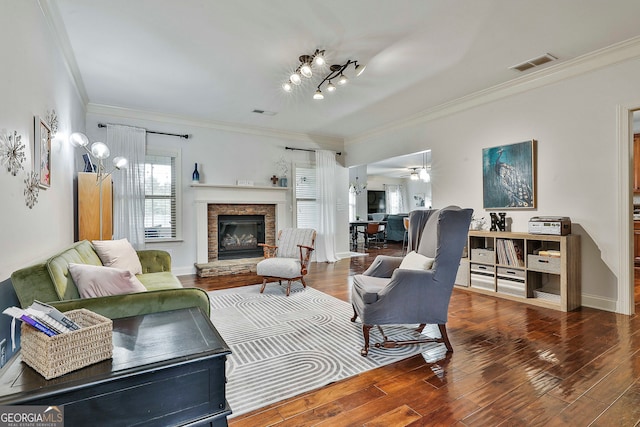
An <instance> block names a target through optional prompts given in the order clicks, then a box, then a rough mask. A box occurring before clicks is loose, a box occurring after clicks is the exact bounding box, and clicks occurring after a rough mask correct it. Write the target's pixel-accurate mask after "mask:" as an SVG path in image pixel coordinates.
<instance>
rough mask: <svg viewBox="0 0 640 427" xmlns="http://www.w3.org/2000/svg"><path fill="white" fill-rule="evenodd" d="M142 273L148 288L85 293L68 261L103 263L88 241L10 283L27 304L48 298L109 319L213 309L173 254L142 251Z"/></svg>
mask: <svg viewBox="0 0 640 427" xmlns="http://www.w3.org/2000/svg"><path fill="white" fill-rule="evenodd" d="M137 253H138V258H139V259H140V263H141V264H142V274H138V275H137V276H136V277H137V278H138V279H139V280H140V282H142V284H143V285H144V287H145V288H147V292H135V293H130V294H123V295H112V296H106V297H97V298H80V294H79V293H78V289H77V288H76V285H75V284H74V282H73V280H72V278H71V275H70V274H69V269H68V266H69V263H76V264H92V265H98V266H100V265H102V262H101V261H100V258H99V257H98V254H97V253H96V251H95V249H94V248H93V245H92V244H91V243H90V242H89V241H87V240H83V241H80V242H77V243H74V244H73V245H71V246H70V247H68V248H66V249H64V250H63V251H61V252H59V253H57V254H55V255H54V256H52V257H51V258H49V259H48V260H47V261H45V262H42V263H39V264H36V265H32V266H30V267H26V268H23V269H20V270H17V271H15V272H14V273H13V274H12V275H11V282H12V284H13V288H14V289H15V291H16V294H17V296H18V300H19V301H20V305H21V306H22V307H28V306H29V305H31V303H33V300H36V299H37V300H38V301H41V302H46V303H49V304H51V305H52V306H54V307H56V308H58V309H59V310H60V311H68V310H73V309H77V308H86V309H88V310H91V311H93V312H95V313H98V314H101V315H103V316H105V317H108V318H110V319H118V318H121V317H128V316H135V315H139V314H148V313H156V312H161V311H170V310H176V309H179V308H188V307H199V308H201V309H202V311H203V312H204V313H206V314H207V315H208V314H209V312H210V305H209V297H208V295H207V293H206V292H205V291H204V290H202V289H198V288H184V287H182V284H181V283H180V281H179V280H178V278H177V277H176V276H175V275H173V273H171V256H170V255H169V253H167V252H165V251H160V250H142V251H137Z"/></svg>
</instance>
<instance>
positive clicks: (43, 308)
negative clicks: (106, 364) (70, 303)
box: [3, 301, 80, 337]
mask: <svg viewBox="0 0 640 427" xmlns="http://www.w3.org/2000/svg"><path fill="white" fill-rule="evenodd" d="M3 313H4V314H6V315H8V316H11V317H13V318H14V319H18V320H21V321H22V322H24V323H26V324H28V325H30V326H32V327H33V328H35V329H37V330H39V331H40V332H42V333H44V334H46V335H47V336H50V337H52V336H54V335H59V334H64V333H67V332H71V331H75V330H78V329H80V326H79V325H78V324H77V323H76V322H74V321H73V320H71V319H70V318H69V317H67V316H66V315H65V314H64V313H62V312H60V311H59V310H58V309H56V308H54V307H52V306H50V305H49V304H45V303H43V302H40V301H34V302H33V304H31V305H30V306H29V307H27V308H26V309H22V308H19V307H9V308H7V309H5V310H4V311H3Z"/></svg>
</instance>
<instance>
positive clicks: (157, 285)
mask: <svg viewBox="0 0 640 427" xmlns="http://www.w3.org/2000/svg"><path fill="white" fill-rule="evenodd" d="M136 277H137V278H138V280H140V282H141V283H142V284H143V285H144V287H145V288H146V289H147V290H148V291H155V290H158V289H180V288H182V283H180V281H179V280H178V278H177V277H176V276H174V275H173V273H171V272H170V271H164V272H158V273H145V274H139V275H137V276H136Z"/></svg>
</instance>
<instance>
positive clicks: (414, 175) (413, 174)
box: [410, 170, 419, 181]
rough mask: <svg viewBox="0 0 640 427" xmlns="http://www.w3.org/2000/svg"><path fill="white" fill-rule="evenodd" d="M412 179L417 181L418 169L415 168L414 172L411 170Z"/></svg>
mask: <svg viewBox="0 0 640 427" xmlns="http://www.w3.org/2000/svg"><path fill="white" fill-rule="evenodd" d="M410 178H411V181H417V180H418V178H419V177H418V174H417V173H416V171H415V170H414V171H413V172H411V176H410Z"/></svg>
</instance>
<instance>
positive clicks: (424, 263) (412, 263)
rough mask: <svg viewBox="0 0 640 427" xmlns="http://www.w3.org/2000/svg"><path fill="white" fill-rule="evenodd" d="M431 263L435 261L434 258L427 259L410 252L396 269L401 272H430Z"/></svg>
mask: <svg viewBox="0 0 640 427" xmlns="http://www.w3.org/2000/svg"><path fill="white" fill-rule="evenodd" d="M433 261H435V258H429V257H428V256H424V255H421V254H419V253H417V252H416V251H411V252H409V253H408V254H407V255H406V256H405V257H404V259H403V260H402V262H401V263H400V267H398V268H401V269H403V270H431V267H432V266H433Z"/></svg>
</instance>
